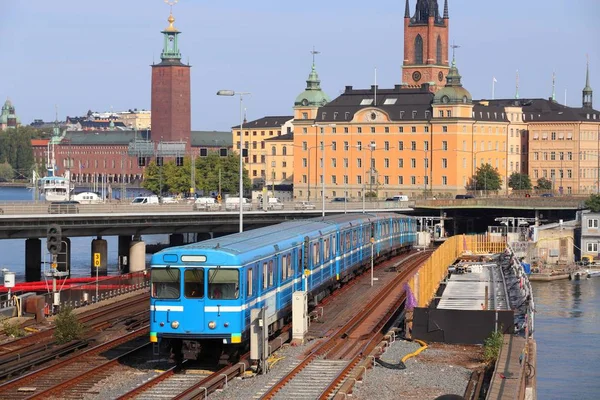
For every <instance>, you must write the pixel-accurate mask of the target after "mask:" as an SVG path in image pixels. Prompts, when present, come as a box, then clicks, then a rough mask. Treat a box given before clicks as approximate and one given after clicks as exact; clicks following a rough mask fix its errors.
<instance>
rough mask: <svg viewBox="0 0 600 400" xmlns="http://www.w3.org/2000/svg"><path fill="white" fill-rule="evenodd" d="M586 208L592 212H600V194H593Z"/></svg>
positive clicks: (587, 201)
mask: <svg viewBox="0 0 600 400" xmlns="http://www.w3.org/2000/svg"><path fill="white" fill-rule="evenodd" d="M585 208H589V209H590V211H591V212H595V213H597V212H600V194H593V195H591V196H590V198H589V199H587V200H586V201H585Z"/></svg>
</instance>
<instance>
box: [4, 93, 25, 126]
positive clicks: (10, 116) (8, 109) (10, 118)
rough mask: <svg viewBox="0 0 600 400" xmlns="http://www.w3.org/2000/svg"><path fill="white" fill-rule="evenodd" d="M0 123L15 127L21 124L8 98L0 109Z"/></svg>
mask: <svg viewBox="0 0 600 400" xmlns="http://www.w3.org/2000/svg"><path fill="white" fill-rule="evenodd" d="M0 124H2V125H7V126H9V127H15V126H18V125H20V124H21V120H20V119H19V117H17V115H16V114H15V107H14V106H13V104H12V102H11V101H10V99H7V100H6V102H5V103H4V105H3V106H2V109H1V110H0Z"/></svg>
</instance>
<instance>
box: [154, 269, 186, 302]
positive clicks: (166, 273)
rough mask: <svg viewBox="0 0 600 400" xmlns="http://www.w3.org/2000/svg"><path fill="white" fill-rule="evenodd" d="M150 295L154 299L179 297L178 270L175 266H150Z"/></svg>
mask: <svg viewBox="0 0 600 400" xmlns="http://www.w3.org/2000/svg"><path fill="white" fill-rule="evenodd" d="M151 276H152V297H154V298H156V299H178V298H179V291H180V289H179V286H180V285H179V270H178V269H177V268H168V269H167V268H152V275H151Z"/></svg>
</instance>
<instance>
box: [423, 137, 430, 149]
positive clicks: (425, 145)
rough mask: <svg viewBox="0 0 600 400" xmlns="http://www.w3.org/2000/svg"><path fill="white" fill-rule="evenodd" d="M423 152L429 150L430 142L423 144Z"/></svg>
mask: <svg viewBox="0 0 600 400" xmlns="http://www.w3.org/2000/svg"><path fill="white" fill-rule="evenodd" d="M423 150H425V151H427V150H429V142H428V141H427V140H426V141H424V142H423Z"/></svg>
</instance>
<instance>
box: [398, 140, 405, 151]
mask: <svg viewBox="0 0 600 400" xmlns="http://www.w3.org/2000/svg"><path fill="white" fill-rule="evenodd" d="M398 150H404V142H402V141H400V142H398Z"/></svg>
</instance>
